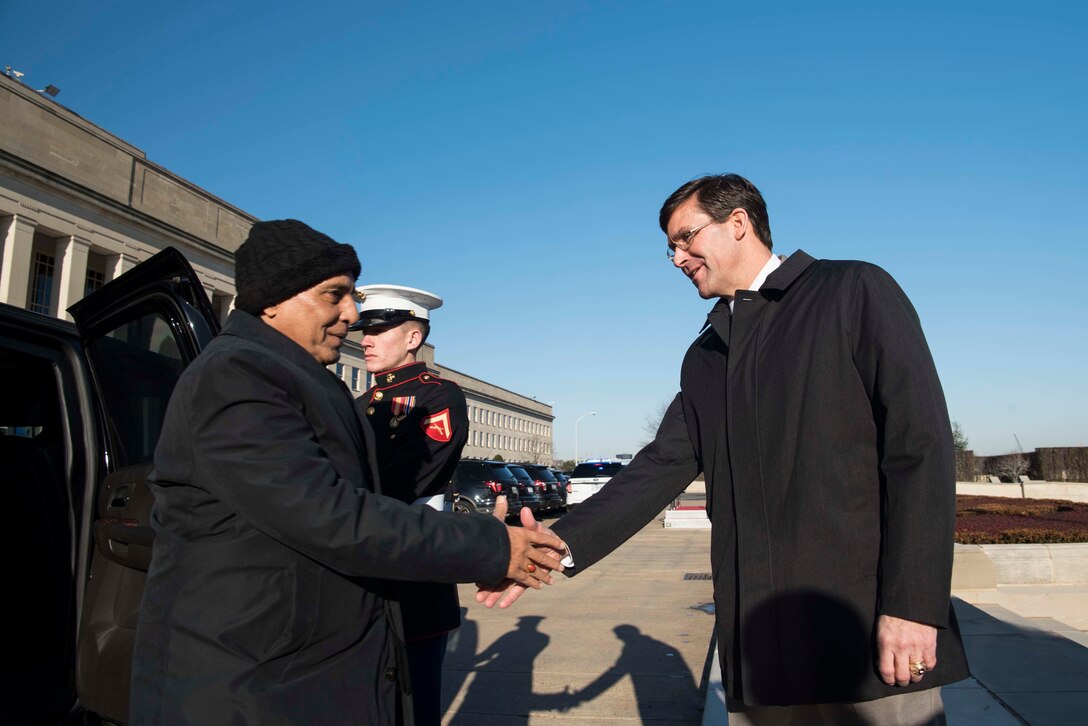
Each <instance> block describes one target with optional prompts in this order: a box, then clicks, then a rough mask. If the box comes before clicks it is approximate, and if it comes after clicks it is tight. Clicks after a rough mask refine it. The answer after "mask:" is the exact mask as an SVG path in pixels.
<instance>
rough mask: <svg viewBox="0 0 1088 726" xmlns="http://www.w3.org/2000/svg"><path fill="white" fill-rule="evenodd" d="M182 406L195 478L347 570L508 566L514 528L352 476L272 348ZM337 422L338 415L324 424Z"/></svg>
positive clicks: (241, 511) (472, 571)
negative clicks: (318, 432) (397, 496)
mask: <svg viewBox="0 0 1088 726" xmlns="http://www.w3.org/2000/svg"><path fill="white" fill-rule="evenodd" d="M223 355H224V356H226V358H227V359H226V360H224V361H222V364H221V365H216V366H215V369H216V370H215V375H204V376H200V377H198V380H196V381H195V383H194V386H195V390H193V391H192V392H191V395H189V396H186V397H185V400H186V402H187V404H186V406H184V407H183V410H182V411H180V412H178V413H179V414H180V415H182V416H185V417H187V421H186V423H187V426H188V430H189V431H191V432H192V438H191V441H192V449H191V452H190V456H189V461H190V464H189V465H190V466H191V467H192V469H193V471H192V476H191V478H190V479H189V480H190V481H194V482H199V483H200V484H201V485H202V486H205V487H207V488H208V490H209V491H210V492H211V493H212V494H213V495H214V496H215V497H216V498H218V499H220V500H221V501H223V502H224V503H226V504H227V505H228V506H229V507H231V508H232V510H233V511H235V512H237V513H238V515H239V516H242V517H244V518H246V519H247V520H248V521H249V522H250V523H251V524H252V525H253V526H255V527H256V528H257V529H259V530H261V531H263V532H264V533H265V534H267V535H268V536H270V537H273V538H275V539H277V540H279V541H280V542H283V543H284V544H286V545H287V546H289V547H291V548H293V549H295V550H297V551H299V552H301V553H303V554H305V555H306V556H308V557H311V558H313V559H314V560H317V561H318V562H321V563H323V564H324V565H326V566H328V567H330V568H332V569H334V570H337V571H339V572H341V573H344V574H346V575H354V576H365V577H381V578H391V579H405V580H423V581H430V582H474V581H481V582H495V581H498V580H500V579H502V577H504V576H505V573H506V568H507V566H508V562H509V554H510V544H509V538H508V536H507V534H506V528H505V526H504V525H503V524H502V523H501V522H499V521H498V520H497V519H495V518H494V517H490V516H486V515H473V516H468V515H457V516H454V515H449V514H443V513H440V512H437V511H435V510H433V509H431V508H429V507H410V506H408V505H407V504H404V503H402V502H399V501H397V500H394V499H391V498H388V497H383V496H381V495H378V494H375V493H374V492H371V491H368V490H367V489H365V488H364V487H363V486H362V483H361V482H353V481H349V480H347V479H344V478H343V477H342V476H341V475H340V474H339V472H338V471H337V470H336V469H335V467H334V466H333V464H332V462H331V461H330V458H329V456H328V455H327V453H326V452H325V451H324V450H323V447H322V445H321V444H319V443H318V441H317V440H316V438H315V433H314V423H313V422H312V421H311V420H310V419H308V418H307V416H306V412H305V410H304V400H305V397H304V396H303V395H301V394H300V393H298V394H297V395H296V393H297V392H295V391H294V390H293V386H296V385H299V384H298V383H297V379H296V377H295V376H293V375H291V374H290V373H289V372H286V371H283V370H281V369H280V367H279V366H278V365H276V364H275V363H274V362H273V361H272V360H271V359H270V358H264V359H255V358H254V357H252V356H246V355H232V354H230V353H224V354H223ZM326 423H328V422H326Z"/></svg>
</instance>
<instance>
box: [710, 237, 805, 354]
mask: <svg viewBox="0 0 1088 726" xmlns="http://www.w3.org/2000/svg"><path fill="white" fill-rule="evenodd" d="M815 261H816V258H814V257H813V256H812V255H810V254H808V253H807V252H805V251H804V250H797V251H796V252H794V253H793V254H792V255H790V256H789V257H787V258H786V259H785V260H784V261H783V262H782V265H781V266H780V267H778V269H776V270H775V271H774V272H772V273H771V274H770V275H768V276H767V279H766V280H765V281H764V283H763V285H762V286H760V288H759V292H764V293H765V292H770V291H772V290H773V291H775V292H776V293H779V294H781V293H783V292H785V291H786V288H788V287H789V286H790V285H792V284H793V283H794V282H795V281H796V280H797V278H798V277H800V276H801V273H803V272H804V271H805V270H807V269H808V268H809V265H811V264H812V263H813V262H815ZM741 292H742V291H741V290H737V293H738V294H739V293H741ZM723 315H725V316H731V315H732V313H731V312H730V310H729V300H728V299H726V298H724V297H723V298H719V300H718V301H717V302H716V303H714V307H713V308H711V309H710V312H709V313H708V314H707V316H706V320H705V321H703V327H702V328H700V329H699V332H700V333H703V332H705V331H706V329H707V328H709V327H710V325H711V321H712V320H714V319H715V318H720V317H721V316H723ZM726 337H728V336H726Z"/></svg>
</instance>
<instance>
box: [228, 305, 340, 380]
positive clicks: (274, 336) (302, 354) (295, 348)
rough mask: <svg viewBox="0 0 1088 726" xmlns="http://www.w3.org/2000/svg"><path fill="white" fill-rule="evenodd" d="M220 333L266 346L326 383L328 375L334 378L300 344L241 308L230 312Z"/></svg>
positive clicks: (333, 378) (334, 377) (333, 377)
mask: <svg viewBox="0 0 1088 726" xmlns="http://www.w3.org/2000/svg"><path fill="white" fill-rule="evenodd" d="M220 335H233V336H235V337H238V338H242V339H244V340H248V341H250V342H251V343H256V344H257V345H260V346H261V347H263V348H268V349H269V350H270V351H272V352H273V353H275V354H276V355H278V356H280V357H282V358H286V359H287V360H289V361H290V362H291V363H294V364H295V365H297V366H298V367H299V368H301V369H302V370H303V371H305V372H306V373H307V374H308V375H310V376H311V377H313V378H316V379H317V380H319V381H321V382H322V383H328V382H329V378H330V377H331V378H332V380H336V376H335V375H334V374H333V373H332V372H331V371H329V369H328V368H326V367H325V366H323V365H321V364H320V363H318V362H317V361H316V360H315V359H314V357H313V356H312V355H310V354H309V353H307V352H306V350H305V349H304V348H303V347H302V346H301V345H299V344H298V343H296V342H295V341H293V340H291V339H290V338H288V337H287V336H286V335H284V334H283V333H281V332H280V331H278V330H276V329H275V328H273V327H272V326H271V325H269V324H268V323H266V322H264V321H263V320H261V319H260V318H258V317H256V316H255V315H251V314H249V313H247V312H245V311H243V310H235V311H234V312H232V313H231V314H230V317H229V318H227V324H226V325H224V326H223V332H221V333H220Z"/></svg>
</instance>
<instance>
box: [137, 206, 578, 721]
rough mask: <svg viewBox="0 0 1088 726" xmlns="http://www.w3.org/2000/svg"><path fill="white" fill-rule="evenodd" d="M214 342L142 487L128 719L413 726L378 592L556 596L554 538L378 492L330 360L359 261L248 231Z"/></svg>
mask: <svg viewBox="0 0 1088 726" xmlns="http://www.w3.org/2000/svg"><path fill="white" fill-rule="evenodd" d="M236 264H237V277H236V284H237V289H238V297H237V302H236V308H237V309H236V310H235V311H234V312H233V313H232V314H231V317H230V319H229V320H228V321H227V324H226V326H225V327H224V329H223V332H222V333H221V334H220V335H219V336H218V337H217V338H216V339H215V340H213V341H212V343H211V344H209V346H208V347H207V349H205V351H204V352H203V353H202V354H201V355H200V356H199V357H198V358H197V360H196V361H195V362H194V363H193V364H192V365H191V366H190V367H189V368H188V369H186V371H185V372H184V374H183V375H182V377H181V379H180V380H179V382H178V385H177V388H176V389H175V390H174V394H173V397H172V398H171V400H170V405H169V408H168V410H167V414H166V421H165V424H164V426H163V430H162V435H161V437H160V439H159V444H158V447H157V448H156V451H155V469H154V471H153V472H152V474H151V476H150V479H149V481H150V484H151V489H152V492H153V493H154V496H155V504H154V508H153V510H152V516H151V520H152V526H153V527H154V529H155V536H156V539H155V547H154V554H153V556H152V561H151V566H150V569H149V571H148V575H147V585H146V588H145V590H144V598H143V602H142V604H141V608H140V616H139V624H138V627H137V634H136V643H135V652H134V657H133V672H132V693H131V708H130V714H129V716H130V718H129V720H130V723H133V724H201V725H202V726H203V725H205V724H227V723H230V724H238V723H252V724H281V723H282V724H303V723H304V724H393V723H411V722H412V709H411V699H410V698H408V697H406V696H407V694H409V693H410V692H411V685H410V679H409V678H408V674H407V668H406V665H405V655H404V646H403V642H402V640H403V638H402V632H401V623H400V611H399V608H398V607H397V605H396V604H395V603H392V602H390V601H389V600H387V599H386V597H385V590H386V588H387V587H388V583H387V582H385V580H386V579H406V580H426V581H431V582H451V583H452V582H473V581H491V582H495V581H498V580H500V579H502V578H503V577H513V578H514V579H516V580H518V581H520V582H523V583H525V584H527V585H530V586H534V587H540V586H541V583H547V582H550V577H549V575H548V574H547V567H546V565H547V564H548V563H549V561H550V560H549V558H548V557H547V556H546V555H545V554H543V553H542V552H539V551H538V550H537V549H535V547H534V545H549V546H553V547H559V546H561V543H560V542H559V541H558V539H557V538H555V537H554V536H552V535H548V534H546V533H539V532H532V531H529V530H527V529H520V528H518V529H511V528H508V527H506V526H505V525H504V524H503V523H502V522H501V521H500V520H498V519H495V518H493V517H489V516H484V515H478V516H463V515H458V516H454V515H450V514H445V513H442V512H438V511H435V510H433V509H430V508H428V507H409V506H408V505H406V504H404V503H402V502H399V501H396V500H394V499H390V498H387V497H383V496H380V494H379V493H378V492H379V491H380V488H379V484H378V477H377V466H376V463H375V461H374V456H373V452H374V441H373V433H372V432H371V430H370V429H369V427H366V426H362V425H361V424H360V421H359V418H358V416H357V415H356V413H355V410H354V408H353V402H352V398H351V395H350V393H349V392H348V391H347V389H346V387H345V386H344V385H343V383H342V382H341V381H339V380H338V379H337V378H336V377H335V376H334V375H333V374H332V373H331V372H330V371H329V370H328V369H327V368H326V366H328V365H330V364H332V363H334V362H336V361H337V360H338V359H339V357H340V347H341V345H342V344H343V340H344V338H345V337H346V336H347V332H348V327H349V326H350V325H352V324H353V323H354V322H355V321H356V320H357V319H358V313H357V312H356V308H355V297H354V284H355V278H356V277H357V276H358V274H359V261H358V259H357V257H356V255H355V251H354V250H353V249H352V248H351V247H350V246H348V245H344V244H338V243H337V242H335V241H333V240H332V239H330V238H329V237H327V236H325V235H323V234H321V233H320V232H317V231H315V230H313V229H311V228H310V227H308V226H307V225H305V224H303V223H302V222H298V221H295V220H278V221H272V222H258V223H257V224H255V225H253V228H252V229H251V230H250V234H249V238H248V239H247V240H246V242H245V243H244V244H243V245H242V246H241V247H240V248H239V249H238V252H237V254H236Z"/></svg>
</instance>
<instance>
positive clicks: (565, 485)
mask: <svg viewBox="0 0 1088 726" xmlns="http://www.w3.org/2000/svg"><path fill="white" fill-rule="evenodd" d="M551 472H552V476H554V477H555V480H556V481H557V482H559V496H560V498H561V499H562V500H563V506H564V507H566V506H567V494H569V493H570V478H569V477H568V476H567V475H566V474H564V473H563V472H561V471H557V470H555V469H552V470H551Z"/></svg>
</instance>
